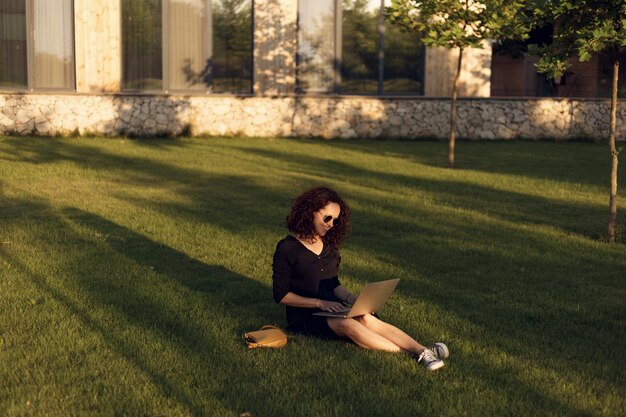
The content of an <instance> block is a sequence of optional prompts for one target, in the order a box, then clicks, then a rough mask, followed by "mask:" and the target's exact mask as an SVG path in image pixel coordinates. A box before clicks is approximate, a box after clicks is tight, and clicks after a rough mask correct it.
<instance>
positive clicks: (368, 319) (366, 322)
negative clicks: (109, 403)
mask: <svg viewBox="0 0 626 417" xmlns="http://www.w3.org/2000/svg"><path fill="white" fill-rule="evenodd" d="M356 320H357V321H358V322H359V323H361V324H362V325H363V326H365V327H372V326H375V325H376V324H377V323H378V322H379V321H380V320H379V319H377V318H376V317H375V316H373V315H372V314H364V315H362V316H359V317H357V318H356Z"/></svg>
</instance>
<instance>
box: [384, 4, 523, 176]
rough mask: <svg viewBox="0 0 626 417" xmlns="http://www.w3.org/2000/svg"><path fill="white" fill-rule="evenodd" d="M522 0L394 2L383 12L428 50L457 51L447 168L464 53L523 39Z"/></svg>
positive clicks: (450, 163) (451, 163) (450, 164)
mask: <svg viewBox="0 0 626 417" xmlns="http://www.w3.org/2000/svg"><path fill="white" fill-rule="evenodd" d="M523 6H524V1H522V0H480V1H477V0H393V1H392V5H391V7H387V8H386V13H387V15H388V17H389V19H390V21H391V22H392V23H393V24H395V25H398V26H400V27H401V28H402V29H403V30H405V31H411V32H418V33H421V34H422V42H423V43H424V45H426V46H429V47H444V48H448V49H452V48H458V49H459V57H458V60H457V68H456V74H455V77H454V81H453V84H452V100H451V105H450V145H449V152H448V167H450V168H453V167H454V147H455V134H456V97H457V86H458V81H459V76H460V74H461V64H462V60H463V51H464V50H465V49H466V48H482V47H483V41H485V40H497V39H502V38H508V39H525V38H526V36H527V33H528V20H527V19H525V15H524V14H523V13H521V11H522V8H523Z"/></svg>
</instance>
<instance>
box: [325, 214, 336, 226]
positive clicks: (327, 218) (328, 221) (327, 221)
mask: <svg viewBox="0 0 626 417" xmlns="http://www.w3.org/2000/svg"><path fill="white" fill-rule="evenodd" d="M331 220H332V221H333V223H332V224H333V226H337V225H338V224H339V218H338V217H337V218H333V216H331V215H330V214H327V215H325V216H323V217H322V221H323V222H324V223H330V221H331Z"/></svg>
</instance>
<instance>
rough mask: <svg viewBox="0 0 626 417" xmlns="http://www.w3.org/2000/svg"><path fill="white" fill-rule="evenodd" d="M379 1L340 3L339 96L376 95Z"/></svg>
mask: <svg viewBox="0 0 626 417" xmlns="http://www.w3.org/2000/svg"><path fill="white" fill-rule="evenodd" d="M380 6H381V1H380V0H344V1H343V16H342V17H343V19H342V23H343V27H342V33H343V40H342V54H341V87H340V91H341V92H342V93H370V94H375V93H377V92H378V74H379V63H380V58H381V57H380V54H379V42H380V36H379V35H380V34H379V25H380V22H381V15H380V12H381V10H380Z"/></svg>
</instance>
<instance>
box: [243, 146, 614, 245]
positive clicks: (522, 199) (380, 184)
mask: <svg viewBox="0 0 626 417" xmlns="http://www.w3.org/2000/svg"><path fill="white" fill-rule="evenodd" d="M242 151H244V152H249V153H252V154H255V155H258V156H262V157H265V158H270V159H272V160H283V161H286V164H285V165H284V166H283V168H282V169H284V170H285V171H287V172H289V171H291V170H294V171H297V172H300V173H306V174H309V175H320V173H325V174H326V175H328V176H333V177H334V178H336V179H337V180H340V181H346V182H350V183H353V184H359V185H361V186H367V187H369V188H372V189H377V190H379V191H383V192H387V191H390V190H394V189H399V190H401V191H400V192H401V193H402V194H407V195H410V194H412V193H413V192H415V193H417V192H426V193H429V194H430V195H432V196H433V198H434V203H436V204H438V205H440V206H442V207H452V208H460V209H464V210H471V211H474V212H476V213H482V214H486V215H489V216H491V217H493V218H497V219H500V220H504V221H510V222H517V223H532V224H539V225H545V226H550V227H555V228H559V229H562V230H565V231H568V232H570V233H576V234H580V235H583V236H587V237H591V238H597V237H598V235H599V234H600V233H601V232H600V230H602V226H603V221H604V220H605V218H606V208H605V207H603V206H600V205H596V204H585V203H580V202H577V203H569V202H566V201H563V200H552V199H548V198H543V197H538V196H534V195H528V194H524V193H519V192H512V191H504V190H498V189H494V188H490V187H486V186H482V185H477V184H472V183H469V182H461V181H455V180H433V179H429V178H420V177H419V176H411V175H402V174H390V173H384V172H380V171H376V172H372V171H370V170H368V169H363V168H361V167H359V166H356V165H353V164H347V163H344V162H341V161H338V160H336V159H332V158H323V157H319V156H313V155H294V154H293V153H287V152H280V151H275V150H267V149H242ZM380 203H384V202H380ZM570 219H576V221H575V222H571V221H570ZM581 219H585V220H581ZM578 224H585V225H589V226H585V227H584V228H581V227H580V226H577V225H578ZM621 224H623V225H624V226H626V220H624V217H623V216H622V217H621V219H620V225H621Z"/></svg>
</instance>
